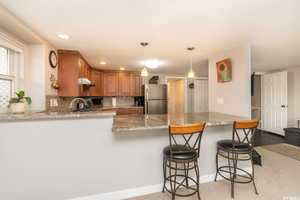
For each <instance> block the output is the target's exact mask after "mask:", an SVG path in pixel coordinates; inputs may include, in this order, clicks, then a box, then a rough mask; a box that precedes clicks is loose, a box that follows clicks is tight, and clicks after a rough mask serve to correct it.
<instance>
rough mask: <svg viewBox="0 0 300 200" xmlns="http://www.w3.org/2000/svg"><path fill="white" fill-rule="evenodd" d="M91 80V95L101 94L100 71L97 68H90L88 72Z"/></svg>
mask: <svg viewBox="0 0 300 200" xmlns="http://www.w3.org/2000/svg"><path fill="white" fill-rule="evenodd" d="M90 73H91V74H90V77H91V81H92V83H93V84H95V86H93V87H91V88H90V94H91V96H101V85H102V83H101V73H100V71H99V70H95V69H92V70H91V72H90Z"/></svg>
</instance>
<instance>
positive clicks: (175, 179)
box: [172, 162, 178, 200]
mask: <svg viewBox="0 0 300 200" xmlns="http://www.w3.org/2000/svg"><path fill="white" fill-rule="evenodd" d="M177 167H178V164H177V162H175V177H174V189H173V192H172V200H175V194H176V190H177V187H176V183H177Z"/></svg>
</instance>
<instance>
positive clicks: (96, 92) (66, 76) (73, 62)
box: [58, 50, 143, 96]
mask: <svg viewBox="0 0 300 200" xmlns="http://www.w3.org/2000/svg"><path fill="white" fill-rule="evenodd" d="M79 78H86V79H89V80H90V81H91V82H92V83H93V84H95V85H94V86H89V85H81V84H79V82H78V79H79ZM58 84H59V87H60V88H59V90H58V95H59V96H143V94H142V79H141V76H140V72H131V71H117V70H115V71H114V70H98V69H93V68H91V67H90V65H89V64H88V62H87V61H86V60H85V59H84V58H83V57H82V55H81V54H80V52H79V51H71V50H58Z"/></svg>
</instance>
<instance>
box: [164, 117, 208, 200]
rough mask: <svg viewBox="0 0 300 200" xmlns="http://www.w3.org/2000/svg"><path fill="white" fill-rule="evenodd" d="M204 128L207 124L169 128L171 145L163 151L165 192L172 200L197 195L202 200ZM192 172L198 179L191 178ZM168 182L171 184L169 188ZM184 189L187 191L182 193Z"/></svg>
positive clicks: (171, 126) (172, 126)
mask: <svg viewBox="0 0 300 200" xmlns="http://www.w3.org/2000/svg"><path fill="white" fill-rule="evenodd" d="M204 128H205V123H197V124H193V125H170V126H169V143H170V145H169V146H167V147H165V148H164V150H163V173H164V185H163V192H164V191H165V190H167V191H168V192H170V193H171V195H172V200H174V199H175V196H180V197H188V196H192V195H195V194H197V196H198V199H199V200H200V199H201V198H200V192H199V184H200V181H199V180H200V179H199V166H198V158H199V153H200V143H201V137H202V135H203V131H204ZM167 170H168V171H169V172H167ZM173 172H174V173H173ZM180 172H181V173H180ZM190 172H194V173H195V175H196V178H193V177H194V176H193V177H192V176H189V174H190ZM167 182H168V183H170V187H169V188H168V187H167V185H166V184H167ZM191 185H193V186H191ZM182 188H184V189H185V190H184V191H182V190H181V189H182Z"/></svg>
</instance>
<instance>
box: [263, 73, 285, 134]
mask: <svg viewBox="0 0 300 200" xmlns="http://www.w3.org/2000/svg"><path fill="white" fill-rule="evenodd" d="M262 83H263V95H262V98H263V99H262V101H263V110H262V113H263V122H262V127H263V129H264V130H266V131H270V132H273V133H277V134H280V135H284V131H283V129H284V128H286V127H287V111H288V109H287V107H288V105H287V102H288V101H287V72H277V73H271V74H266V75H264V76H263V82H262Z"/></svg>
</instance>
